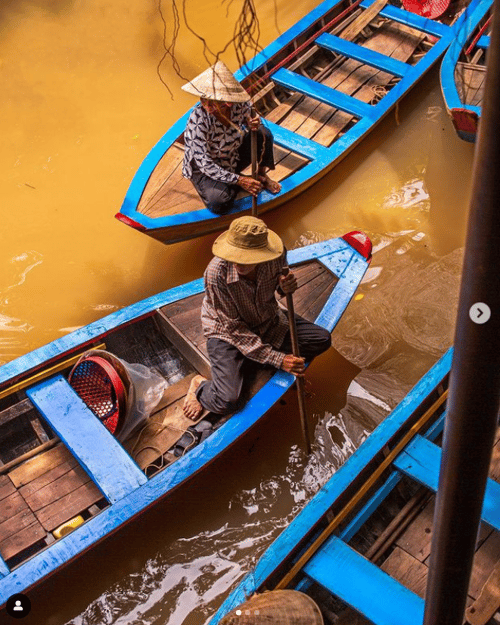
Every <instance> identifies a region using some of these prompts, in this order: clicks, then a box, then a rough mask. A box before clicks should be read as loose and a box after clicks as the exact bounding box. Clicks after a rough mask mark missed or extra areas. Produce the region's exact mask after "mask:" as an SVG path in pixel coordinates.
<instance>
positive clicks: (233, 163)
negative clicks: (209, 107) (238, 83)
mask: <svg viewBox="0 0 500 625" xmlns="http://www.w3.org/2000/svg"><path fill="white" fill-rule="evenodd" d="M230 111H231V124H230V125H229V126H225V125H224V124H223V123H222V122H221V121H219V120H218V119H217V118H216V117H215V115H212V114H211V113H208V112H207V111H206V110H205V109H204V108H203V106H201V104H198V105H197V106H195V107H194V109H193V111H192V112H191V115H190V116H189V119H188V122H187V124H186V130H185V131H184V142H185V152H184V161H183V163H182V175H183V176H184V177H185V178H191V176H192V175H193V163H194V164H195V165H196V167H197V168H198V169H199V170H200V171H201V172H202V173H204V174H205V175H206V176H208V177H209V178H213V179H214V180H220V181H222V182H226V183H229V184H235V183H236V182H237V181H238V174H237V173H235V172H236V167H237V165H238V148H239V147H240V145H241V142H242V141H243V137H244V136H245V128H244V126H245V123H246V119H247V118H248V117H249V116H250V111H251V107H250V104H249V103H248V102H235V103H234V104H233V105H232V107H231V109H230Z"/></svg>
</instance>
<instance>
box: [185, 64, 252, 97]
mask: <svg viewBox="0 0 500 625" xmlns="http://www.w3.org/2000/svg"><path fill="white" fill-rule="evenodd" d="M181 89H183V90H184V91H187V92H188V93H192V94H193V95H196V96H198V97H199V98H207V99H208V100H217V101H218V102H248V101H249V100H250V96H249V95H248V93H247V92H246V91H245V89H243V87H242V86H241V85H240V83H239V82H238V81H237V80H236V78H235V77H234V76H233V75H232V73H231V72H230V70H229V69H228V68H227V67H226V66H225V65H224V63H223V62H222V61H217V63H216V64H215V65H212V67H209V68H208V69H206V70H205V71H204V72H203V73H201V74H200V75H199V76H196V78H193V80H191V81H190V82H188V83H186V84H185V85H183V86H182V87H181Z"/></svg>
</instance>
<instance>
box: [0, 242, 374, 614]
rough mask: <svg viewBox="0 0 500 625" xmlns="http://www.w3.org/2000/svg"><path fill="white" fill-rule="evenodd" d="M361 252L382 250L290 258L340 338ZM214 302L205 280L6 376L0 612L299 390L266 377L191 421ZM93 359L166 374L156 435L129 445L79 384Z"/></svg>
mask: <svg viewBox="0 0 500 625" xmlns="http://www.w3.org/2000/svg"><path fill="white" fill-rule="evenodd" d="M360 242H361V243H360ZM351 244H352V245H351ZM361 244H364V246H365V249H366V247H367V246H368V247H371V245H370V243H369V240H368V239H367V238H366V237H364V235H361V234H360V233H352V234H349V235H346V236H345V238H337V239H331V240H329V241H325V242H321V243H317V244H314V245H310V246H307V247H303V248H300V249H296V250H293V251H290V252H289V253H288V260H289V263H290V265H291V266H292V267H293V271H294V273H295V274H296V276H297V279H298V283H299V287H298V290H297V291H296V294H295V295H294V303H295V310H296V311H297V313H298V314H301V315H303V316H304V317H306V318H308V319H311V320H315V321H316V322H317V323H318V324H321V325H322V326H323V327H325V328H327V329H329V330H330V331H331V330H333V329H334V327H335V326H336V324H337V322H338V321H339V319H340V317H341V316H342V313H343V312H344V310H345V308H346V306H347V305H348V303H349V301H350V300H351V298H352V296H353V294H354V292H355V291H356V288H357V286H358V284H359V282H360V280H361V279H362V277H363V275H364V273H365V271H366V269H367V266H368V262H369V260H367V258H366V257H365V256H363V255H362V254H361V253H360V252H358V251H357V249H362V246H361ZM355 248H356V249H355ZM366 255H367V256H369V251H368V252H367V253H366ZM202 298H203V280H202V279H199V280H195V281H193V282H190V283H188V284H185V285H182V286H179V287H176V288H173V289H170V290H168V291H165V292H163V293H160V294H158V295H155V296H153V297H150V298H148V299H146V300H143V301H140V302H138V303H136V304H133V305H131V306H128V307H126V308H124V309H123V310H120V311H117V312H114V313H113V314H111V315H109V316H107V317H104V318H103V319H100V320H98V321H95V322H94V323H91V324H90V325H88V326H85V327H83V328H81V329H79V330H76V331H74V332H72V333H70V334H68V335H67V336H64V337H61V338H59V339H57V340H55V341H53V342H52V343H50V344H48V345H46V346H44V347H41V348H39V349H36V350H35V351H33V352H31V353H29V354H26V355H25V356H22V357H21V358H18V359H17V360H14V361H12V362H10V363H8V364H6V365H4V366H2V367H1V368H0V461H1V462H0V605H2V604H4V603H5V602H6V600H7V599H8V597H9V596H11V595H12V594H15V593H19V592H25V591H26V590H27V589H29V588H30V587H32V586H33V585H35V584H37V583H39V582H41V581H42V580H43V579H44V578H45V577H46V576H48V575H51V574H53V573H56V572H58V571H59V570H60V568H61V567H62V566H63V565H65V564H66V563H67V562H69V561H70V560H72V559H74V558H76V557H77V556H79V555H80V554H82V553H83V552H84V551H86V550H87V549H90V548H93V547H94V546H95V545H96V544H97V543H98V542H99V541H101V540H102V539H104V538H106V536H108V535H109V534H110V533H112V532H115V531H116V530H118V529H120V528H121V527H122V526H123V525H124V524H125V523H127V522H129V521H130V520H132V519H133V518H135V517H137V516H138V515H139V514H140V513H141V512H143V511H144V510H145V509H146V508H148V507H150V506H152V505H154V504H155V503H156V502H157V501H159V500H160V499H162V498H164V497H165V496H167V495H168V494H169V493H171V492H172V491H173V489H175V488H177V487H178V486H180V485H181V484H183V483H184V482H185V481H186V480H187V479H189V478H191V477H192V476H193V475H194V474H196V473H197V472H198V471H200V470H201V469H203V468H204V467H205V466H207V465H208V464H209V463H210V462H212V461H213V460H214V459H215V458H216V457H217V456H218V455H219V454H221V453H222V452H223V451H224V450H225V449H226V448H227V447H228V446H230V445H232V444H233V443H234V442H235V441H236V440H238V439H240V438H241V437H242V436H243V435H244V434H245V433H246V432H248V431H249V430H250V428H252V427H253V426H254V425H255V424H256V423H257V422H258V421H259V420H260V419H261V418H262V417H263V416H264V415H265V414H266V413H267V412H268V410H269V409H270V408H271V407H272V406H273V405H274V404H275V403H276V401H278V400H279V398H280V397H281V396H282V395H283V394H284V393H285V392H286V391H287V390H288V389H289V388H290V387H291V386H292V384H293V383H294V377H293V376H292V375H290V374H287V373H285V372H284V371H276V370H275V369H262V368H261V369H259V371H258V372H257V374H256V376H255V379H253V380H252V381H251V388H250V389H249V394H250V399H249V401H248V403H246V405H245V406H244V407H243V408H242V409H241V410H240V411H239V412H237V413H236V414H234V415H232V416H231V417H230V418H228V417H221V416H220V415H210V414H209V415H206V416H205V417H203V419H202V421H200V422H199V423H197V424H196V425H193V424H192V422H188V423H185V420H186V418H185V417H184V416H183V415H182V409H181V406H182V401H183V397H184V396H185V394H186V391H187V387H188V383H189V380H190V379H191V377H192V375H194V373H196V372H201V373H204V374H206V375H209V373H210V371H209V361H208V357H207V352H206V340H205V339H204V337H203V335H202V331H201V321H200V305H201V301H202ZM93 349H97V350H98V351H97V353H99V354H107V355H108V356H109V355H110V354H112V355H113V358H115V357H118V358H119V359H120V360H121V361H122V362H125V363H129V364H130V363H139V364H142V365H145V366H147V367H148V369H155V370H156V372H157V373H158V374H160V375H161V376H162V377H163V378H165V380H166V383H167V385H168V386H167V388H166V390H165V391H164V394H163V399H162V400H161V402H160V404H159V405H158V406H157V407H156V409H155V413H154V414H153V415H152V416H151V417H150V418H149V419H148V420H147V423H146V425H145V427H144V428H143V429H142V430H141V431H140V432H135V433H132V434H131V436H130V437H129V438H127V439H126V440H124V441H120V440H118V438H117V437H114V436H113V435H112V434H111V433H110V432H109V431H108V430H107V429H106V427H104V425H103V424H102V423H101V421H100V420H99V419H98V418H97V417H96V416H95V415H94V413H93V412H92V411H91V410H90V409H89V408H88V407H87V405H88V404H86V403H84V402H83V401H82V399H80V397H79V395H77V394H76V392H75V390H73V387H72V386H71V385H70V384H69V383H68V373H69V372H70V371H71V370H72V367H73V366H74V363H75V362H76V361H77V360H78V359H79V358H80V356H81V354H82V353H83V352H87V353H88V351H89V350H93ZM127 390H128V391H130V389H127ZM158 424H161V425H162V427H161V428H158ZM148 428H149V429H148ZM179 430H180V431H179ZM172 436H173V438H172ZM183 438H187V443H186V442H183ZM75 528H76V529H75ZM71 530H72V531H71Z"/></svg>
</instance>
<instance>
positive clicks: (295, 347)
mask: <svg viewBox="0 0 500 625" xmlns="http://www.w3.org/2000/svg"><path fill="white" fill-rule="evenodd" d="M289 271H290V269H289V267H287V266H285V267H283V275H284V276H286V275H287V274H288V272H289ZM285 296H286V306H287V309H288V323H289V325H290V337H291V339H292V352H293V355H294V356H296V357H297V358H300V351H299V340H298V337H297V326H296V324H295V313H294V309H293V296H292V294H291V293H285ZM296 382H297V396H298V397H297V398H298V400H299V414H300V424H301V426H302V433H303V435H304V442H305V444H306V451H307V455H309V454H310V453H311V439H310V436H309V426H308V423H307V412H306V393H305V386H304V378H303V377H297V378H296Z"/></svg>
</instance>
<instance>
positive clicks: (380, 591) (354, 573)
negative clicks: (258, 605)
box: [304, 536, 424, 625]
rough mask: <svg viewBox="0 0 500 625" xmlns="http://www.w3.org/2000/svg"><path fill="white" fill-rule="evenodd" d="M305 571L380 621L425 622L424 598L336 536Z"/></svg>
mask: <svg viewBox="0 0 500 625" xmlns="http://www.w3.org/2000/svg"><path fill="white" fill-rule="evenodd" d="M304 572H305V573H306V574H307V575H308V576H309V577H310V578H312V579H313V580H314V581H316V582H318V583H319V584H321V585H322V586H324V587H325V588H326V589H327V590H330V592H333V593H334V594H335V595H336V596H337V597H339V598H340V599H342V601H345V602H346V603H347V604H349V605H350V606H351V607H352V608H354V609H355V610H357V611H358V612H360V613H361V614H362V615H363V616H365V617H366V618H368V619H369V620H370V621H371V622H373V623H375V624H376V625H421V624H422V621H423V614H424V601H423V599H421V598H420V597H419V596H418V595H416V594H415V593H413V592H412V591H410V590H408V588H405V586H403V585H402V584H401V583H399V582H398V581H396V580H395V579H393V578H392V577H391V576H390V575H388V574H387V573H385V572H384V571H382V570H381V569H380V568H378V567H377V566H376V565H375V564H372V563H371V562H370V561H369V560H367V559H366V558H364V557H363V556H362V555H360V554H359V553H358V552H356V551H355V550H354V549H352V548H351V547H349V546H348V545H346V544H345V543H344V541H342V540H341V539H340V538H338V537H336V536H333V537H331V538H329V539H328V541H327V542H326V543H325V544H324V545H323V547H322V548H321V549H320V550H319V551H318V552H316V553H315V554H314V555H313V557H312V558H311V559H310V560H309V562H308V563H307V564H306V565H305V566H304ZM395 606H397V609H395V608H394V607H395Z"/></svg>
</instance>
